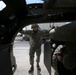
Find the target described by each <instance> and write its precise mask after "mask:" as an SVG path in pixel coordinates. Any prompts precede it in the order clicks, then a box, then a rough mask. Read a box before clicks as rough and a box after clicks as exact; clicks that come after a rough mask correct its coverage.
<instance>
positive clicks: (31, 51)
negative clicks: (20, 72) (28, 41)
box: [29, 48, 41, 65]
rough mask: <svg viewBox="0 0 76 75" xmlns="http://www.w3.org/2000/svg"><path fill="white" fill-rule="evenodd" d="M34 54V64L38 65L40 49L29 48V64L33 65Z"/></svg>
mask: <svg viewBox="0 0 76 75" xmlns="http://www.w3.org/2000/svg"><path fill="white" fill-rule="evenodd" d="M35 53H36V62H37V63H39V62H40V55H41V48H38V49H36V48H30V52H29V56H30V58H29V59H30V60H29V61H30V64H31V65H32V64H34V55H35Z"/></svg>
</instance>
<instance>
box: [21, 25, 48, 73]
mask: <svg viewBox="0 0 76 75" xmlns="http://www.w3.org/2000/svg"><path fill="white" fill-rule="evenodd" d="M32 29H33V30H26V31H21V33H23V34H27V35H29V36H30V52H29V55H30V65H31V67H30V70H29V73H30V72H32V71H33V70H34V54H35V52H36V55H37V60H36V62H37V69H38V70H41V68H40V66H39V62H40V54H41V38H42V36H44V34H47V33H49V31H48V30H40V28H39V26H38V25H37V24H33V25H32Z"/></svg>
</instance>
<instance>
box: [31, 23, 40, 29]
mask: <svg viewBox="0 0 76 75" xmlns="http://www.w3.org/2000/svg"><path fill="white" fill-rule="evenodd" d="M34 27H39V26H38V25H37V24H32V26H31V28H32V29H33V28H34Z"/></svg>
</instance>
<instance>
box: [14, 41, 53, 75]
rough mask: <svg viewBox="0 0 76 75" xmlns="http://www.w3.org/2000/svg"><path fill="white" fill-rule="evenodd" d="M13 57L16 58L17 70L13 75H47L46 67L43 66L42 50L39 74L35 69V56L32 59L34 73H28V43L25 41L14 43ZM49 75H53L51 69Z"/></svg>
mask: <svg viewBox="0 0 76 75" xmlns="http://www.w3.org/2000/svg"><path fill="white" fill-rule="evenodd" d="M13 51H14V56H15V57H16V63H17V70H16V71H15V73H14V75H49V73H48V71H47V69H46V67H45V66H44V62H43V61H44V60H43V57H44V56H43V48H42V52H41V58H40V66H41V72H39V71H38V70H37V68H36V55H35V59H34V72H33V73H32V74H29V73H28V70H29V68H30V64H29V43H28V42H25V41H21V42H20V41H15V43H14V46H13ZM51 75H54V70H53V69H52V73H51Z"/></svg>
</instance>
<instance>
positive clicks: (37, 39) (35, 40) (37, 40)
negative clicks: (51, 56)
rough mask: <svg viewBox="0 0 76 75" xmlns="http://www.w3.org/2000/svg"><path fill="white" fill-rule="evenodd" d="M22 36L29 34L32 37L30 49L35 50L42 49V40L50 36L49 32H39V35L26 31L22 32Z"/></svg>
mask: <svg viewBox="0 0 76 75" xmlns="http://www.w3.org/2000/svg"><path fill="white" fill-rule="evenodd" d="M21 33H22V34H27V35H29V36H30V47H34V48H40V47H41V39H42V36H44V35H45V34H48V33H49V31H48V30H38V32H37V33H35V32H34V31H33V30H26V31H22V32H21Z"/></svg>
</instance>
